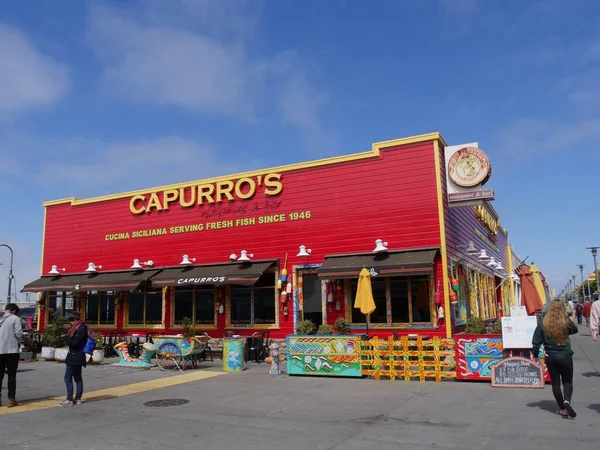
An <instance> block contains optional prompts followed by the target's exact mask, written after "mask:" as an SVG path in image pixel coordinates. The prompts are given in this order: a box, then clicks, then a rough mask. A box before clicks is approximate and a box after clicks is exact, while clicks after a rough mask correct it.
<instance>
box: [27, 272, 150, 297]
mask: <svg viewBox="0 0 600 450" xmlns="http://www.w3.org/2000/svg"><path fill="white" fill-rule="evenodd" d="M158 272H159V270H140V271H135V272H134V271H130V270H127V271H119V272H97V273H77V274H72V275H56V276H48V275H46V276H43V277H41V278H39V279H37V280H35V281H33V282H31V283H29V284H26V285H25V287H24V288H23V289H22V290H21V292H44V291H133V290H135V289H138V288H139V287H140V285H141V284H142V283H145V282H146V281H148V280H149V279H150V278H151V277H152V276H153V275H156V274H157V273H158Z"/></svg>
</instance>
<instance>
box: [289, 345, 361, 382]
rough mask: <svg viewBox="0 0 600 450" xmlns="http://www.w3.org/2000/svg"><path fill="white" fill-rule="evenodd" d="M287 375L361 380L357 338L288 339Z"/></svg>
mask: <svg viewBox="0 0 600 450" xmlns="http://www.w3.org/2000/svg"><path fill="white" fill-rule="evenodd" d="M287 369H288V374H289V375H328V376H338V377H361V376H362V371H361V363H360V337H358V336H288V337H287Z"/></svg>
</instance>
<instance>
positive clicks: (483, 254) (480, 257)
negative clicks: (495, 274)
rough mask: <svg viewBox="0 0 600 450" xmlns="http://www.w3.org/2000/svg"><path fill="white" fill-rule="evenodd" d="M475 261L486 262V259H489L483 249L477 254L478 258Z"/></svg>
mask: <svg viewBox="0 0 600 450" xmlns="http://www.w3.org/2000/svg"><path fill="white" fill-rule="evenodd" d="M477 259H479V260H480V261H487V260H488V259H490V257H489V256H488V254H487V252H486V251H485V249H482V250H481V252H480V253H479V256H478V257H477Z"/></svg>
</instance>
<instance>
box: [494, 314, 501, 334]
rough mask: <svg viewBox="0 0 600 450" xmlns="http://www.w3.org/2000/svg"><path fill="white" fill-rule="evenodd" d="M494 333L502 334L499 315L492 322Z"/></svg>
mask: <svg viewBox="0 0 600 450" xmlns="http://www.w3.org/2000/svg"><path fill="white" fill-rule="evenodd" d="M494 334H502V319H501V318H500V317H498V318H497V319H496V322H495V323H494Z"/></svg>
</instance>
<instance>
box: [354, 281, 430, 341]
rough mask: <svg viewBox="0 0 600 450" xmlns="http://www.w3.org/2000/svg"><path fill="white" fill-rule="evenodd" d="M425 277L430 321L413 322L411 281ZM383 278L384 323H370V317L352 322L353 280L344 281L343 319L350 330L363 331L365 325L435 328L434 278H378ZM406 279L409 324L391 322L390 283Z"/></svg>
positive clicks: (370, 326) (371, 326)
mask: <svg viewBox="0 0 600 450" xmlns="http://www.w3.org/2000/svg"><path fill="white" fill-rule="evenodd" d="M423 276H426V277H427V281H428V283H429V296H428V297H429V315H430V317H431V320H430V321H429V322H415V321H414V320H413V298H412V283H411V281H412V280H411V279H412V278H414V277H423ZM379 278H385V280H386V283H385V284H386V296H385V297H386V298H385V305H386V317H387V322H386V323H372V322H371V320H370V317H369V316H367V317H366V321H365V322H356V323H355V322H352V308H353V307H354V299H353V298H352V287H351V286H352V281H353V280H355V279H346V280H344V300H345V305H346V308H345V319H346V320H348V321H349V322H350V323H351V324H352V329H356V330H360V329H364V328H365V327H366V325H367V324H368V325H369V328H370V329H386V328H435V326H436V317H437V313H436V308H435V303H434V301H433V300H434V299H433V297H434V290H433V285H434V277H433V275H432V274H427V275H405V276H401V277H379ZM395 278H397V279H406V280H407V291H408V313H409V322H392V292H391V283H392V280H393V279H395Z"/></svg>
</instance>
